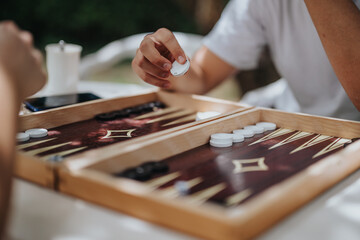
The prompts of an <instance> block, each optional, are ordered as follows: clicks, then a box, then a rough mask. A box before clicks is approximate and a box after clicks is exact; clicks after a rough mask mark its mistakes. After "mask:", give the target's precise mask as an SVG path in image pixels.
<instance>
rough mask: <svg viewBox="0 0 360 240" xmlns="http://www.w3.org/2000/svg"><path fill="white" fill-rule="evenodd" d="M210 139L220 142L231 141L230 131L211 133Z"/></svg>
mask: <svg viewBox="0 0 360 240" xmlns="http://www.w3.org/2000/svg"><path fill="white" fill-rule="evenodd" d="M211 140H213V141H216V142H221V143H229V142H231V143H232V141H233V134H232V133H214V134H211Z"/></svg>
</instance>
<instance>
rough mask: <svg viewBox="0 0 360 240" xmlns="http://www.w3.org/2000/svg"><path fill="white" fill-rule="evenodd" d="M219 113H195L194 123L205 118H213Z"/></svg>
mask: <svg viewBox="0 0 360 240" xmlns="http://www.w3.org/2000/svg"><path fill="white" fill-rule="evenodd" d="M220 114H221V113H219V112H198V113H196V121H200V120H204V119H207V118H211V117H215V116H217V115H220Z"/></svg>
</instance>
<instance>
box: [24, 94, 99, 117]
mask: <svg viewBox="0 0 360 240" xmlns="http://www.w3.org/2000/svg"><path fill="white" fill-rule="evenodd" d="M96 99H100V97H99V96H96V95H95V94H93V93H75V94H66V95H56V96H48V97H38V98H29V99H26V100H25V102H24V104H25V106H26V108H27V109H29V110H30V111H32V112H38V111H43V110H47V109H51V108H57V107H62V106H66V105H71V104H75V103H81V102H86V101H91V100H96Z"/></svg>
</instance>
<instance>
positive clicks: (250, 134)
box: [233, 129, 255, 138]
mask: <svg viewBox="0 0 360 240" xmlns="http://www.w3.org/2000/svg"><path fill="white" fill-rule="evenodd" d="M233 133H234V134H240V135H243V136H244V137H245V138H251V137H253V136H254V134H255V133H254V131H253V130H250V129H246V130H245V129H236V130H234V131H233Z"/></svg>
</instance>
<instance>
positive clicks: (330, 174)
mask: <svg viewBox="0 0 360 240" xmlns="http://www.w3.org/2000/svg"><path fill="white" fill-rule="evenodd" d="M262 121H265V122H273V123H276V124H277V129H275V130H273V131H267V132H264V133H263V134H257V135H255V136H254V137H252V138H248V139H246V140H245V141H244V142H241V143H235V144H234V145H233V146H232V147H229V148H215V147H211V146H210V145H209V143H208V142H209V137H210V135H211V134H212V133H218V132H224V133H226V132H231V131H232V130H234V129H238V128H242V127H244V126H246V125H250V124H254V123H257V122H262ZM358 136H360V123H359V122H353V121H345V120H338V119H331V118H323V117H315V116H309V115H304V114H292V113H285V112H281V111H275V110H269V109H250V110H247V111H244V112H241V113H237V114H233V115H230V116H226V117H223V118H220V119H216V120H213V121H209V122H207V123H204V124H202V125H198V126H193V127H191V128H187V129H183V130H180V131H177V132H174V133H171V134H168V135H164V136H161V137H159V138H157V139H151V140H149V141H144V142H141V143H139V144H138V145H137V146H136V147H133V148H130V149H121V150H119V151H117V152H114V153H113V154H112V155H111V156H110V155H108V157H107V158H102V159H99V160H98V161H94V162H92V163H90V164H86V163H85V161H86V160H85V159H77V160H74V161H66V162H65V163H64V165H63V167H62V168H61V169H60V172H59V178H60V182H59V190H60V191H61V192H63V193H66V194H70V195H72V196H75V197H79V198H81V199H85V200H87V201H90V202H93V203H96V204H99V205H102V206H106V207H109V208H111V209H114V210H118V211H121V212H124V213H127V214H129V215H133V216H136V217H139V218H142V219H145V220H148V221H151V222H154V223H157V224H160V225H163V226H167V227H171V228H174V229H177V230H180V231H184V232H187V233H190V234H193V235H195V236H199V237H202V238H206V239H248V238H252V237H254V236H256V235H258V234H259V233H261V232H263V231H264V230H266V229H267V228H269V227H270V226H272V225H273V224H275V223H276V222H278V221H279V220H281V219H282V218H283V217H285V216H286V215H288V214H290V213H291V212H293V211H294V210H296V209H297V208H299V207H301V206H302V205H304V204H306V203H307V202H309V201H310V200H311V199H313V198H315V197H316V196H317V195H319V194H321V193H322V192H323V191H325V190H326V189H328V188H329V187H331V186H332V185H334V184H336V183H337V182H339V181H340V180H341V179H343V178H345V177H346V176H348V175H349V174H350V173H351V172H353V171H355V170H356V169H358V168H359V167H360V155H359V152H360V141H354V142H352V140H351V139H354V138H357V137H358ZM345 146H346V147H345ZM154 161H155V162H157V163H165V164H166V165H167V166H168V169H167V170H166V171H165V172H162V173H154V174H152V176H151V177H150V178H149V179H147V180H141V181H140V180H133V179H129V178H124V177H122V174H121V173H123V172H124V171H126V169H129V168H132V167H136V166H143V165H144V164H146V163H149V162H154ZM179 183H182V184H187V186H188V187H189V191H188V192H187V193H185V194H182V193H181V191H179V189H178V188H177V185H178V184H179Z"/></svg>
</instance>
